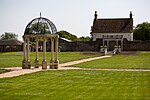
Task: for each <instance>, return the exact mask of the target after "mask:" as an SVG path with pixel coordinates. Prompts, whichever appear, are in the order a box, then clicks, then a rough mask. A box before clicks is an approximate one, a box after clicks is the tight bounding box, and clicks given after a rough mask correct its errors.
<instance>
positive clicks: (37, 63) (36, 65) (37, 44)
mask: <svg viewBox="0 0 150 100" xmlns="http://www.w3.org/2000/svg"><path fill="white" fill-rule="evenodd" d="M38 46H39V39H38V38H36V59H35V68H39V57H38Z"/></svg>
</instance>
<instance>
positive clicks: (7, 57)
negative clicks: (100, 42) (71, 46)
mask: <svg viewBox="0 0 150 100" xmlns="http://www.w3.org/2000/svg"><path fill="white" fill-rule="evenodd" d="M94 56H96V55H85V54H83V53H82V52H59V61H60V63H64V62H68V61H73V60H79V59H84V58H89V57H94ZM30 58H31V64H32V65H33V66H34V60H35V52H32V53H30ZM22 60H23V52H5V53H0V68H3V67H16V66H22ZM39 60H40V63H42V60H43V52H39ZM49 62H50V52H47V63H49Z"/></svg>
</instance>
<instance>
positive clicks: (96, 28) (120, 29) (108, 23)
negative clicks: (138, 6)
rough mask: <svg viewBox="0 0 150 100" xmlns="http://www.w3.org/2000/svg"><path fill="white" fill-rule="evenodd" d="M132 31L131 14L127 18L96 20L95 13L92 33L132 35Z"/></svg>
mask: <svg viewBox="0 0 150 100" xmlns="http://www.w3.org/2000/svg"><path fill="white" fill-rule="evenodd" d="M132 30H133V18H132V12H130V17H129V18H115V19H97V12H95V19H94V22H93V26H92V33H132Z"/></svg>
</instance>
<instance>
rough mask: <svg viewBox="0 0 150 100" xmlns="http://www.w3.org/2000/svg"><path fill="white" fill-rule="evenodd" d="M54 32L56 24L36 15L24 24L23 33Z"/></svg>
mask: <svg viewBox="0 0 150 100" xmlns="http://www.w3.org/2000/svg"><path fill="white" fill-rule="evenodd" d="M56 32H57V29H56V26H55V25H54V23H53V22H52V21H50V20H49V19H47V18H43V17H38V18H35V19H33V20H32V21H31V22H30V23H29V24H28V25H27V26H26V29H25V32H24V34H52V33H56Z"/></svg>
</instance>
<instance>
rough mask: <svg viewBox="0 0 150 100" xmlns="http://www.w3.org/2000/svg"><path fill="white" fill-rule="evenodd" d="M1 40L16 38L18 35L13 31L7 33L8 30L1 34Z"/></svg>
mask: <svg viewBox="0 0 150 100" xmlns="http://www.w3.org/2000/svg"><path fill="white" fill-rule="evenodd" d="M0 39H1V40H8V39H18V35H17V34H15V33H9V32H5V33H4V34H2V35H1V36H0Z"/></svg>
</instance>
